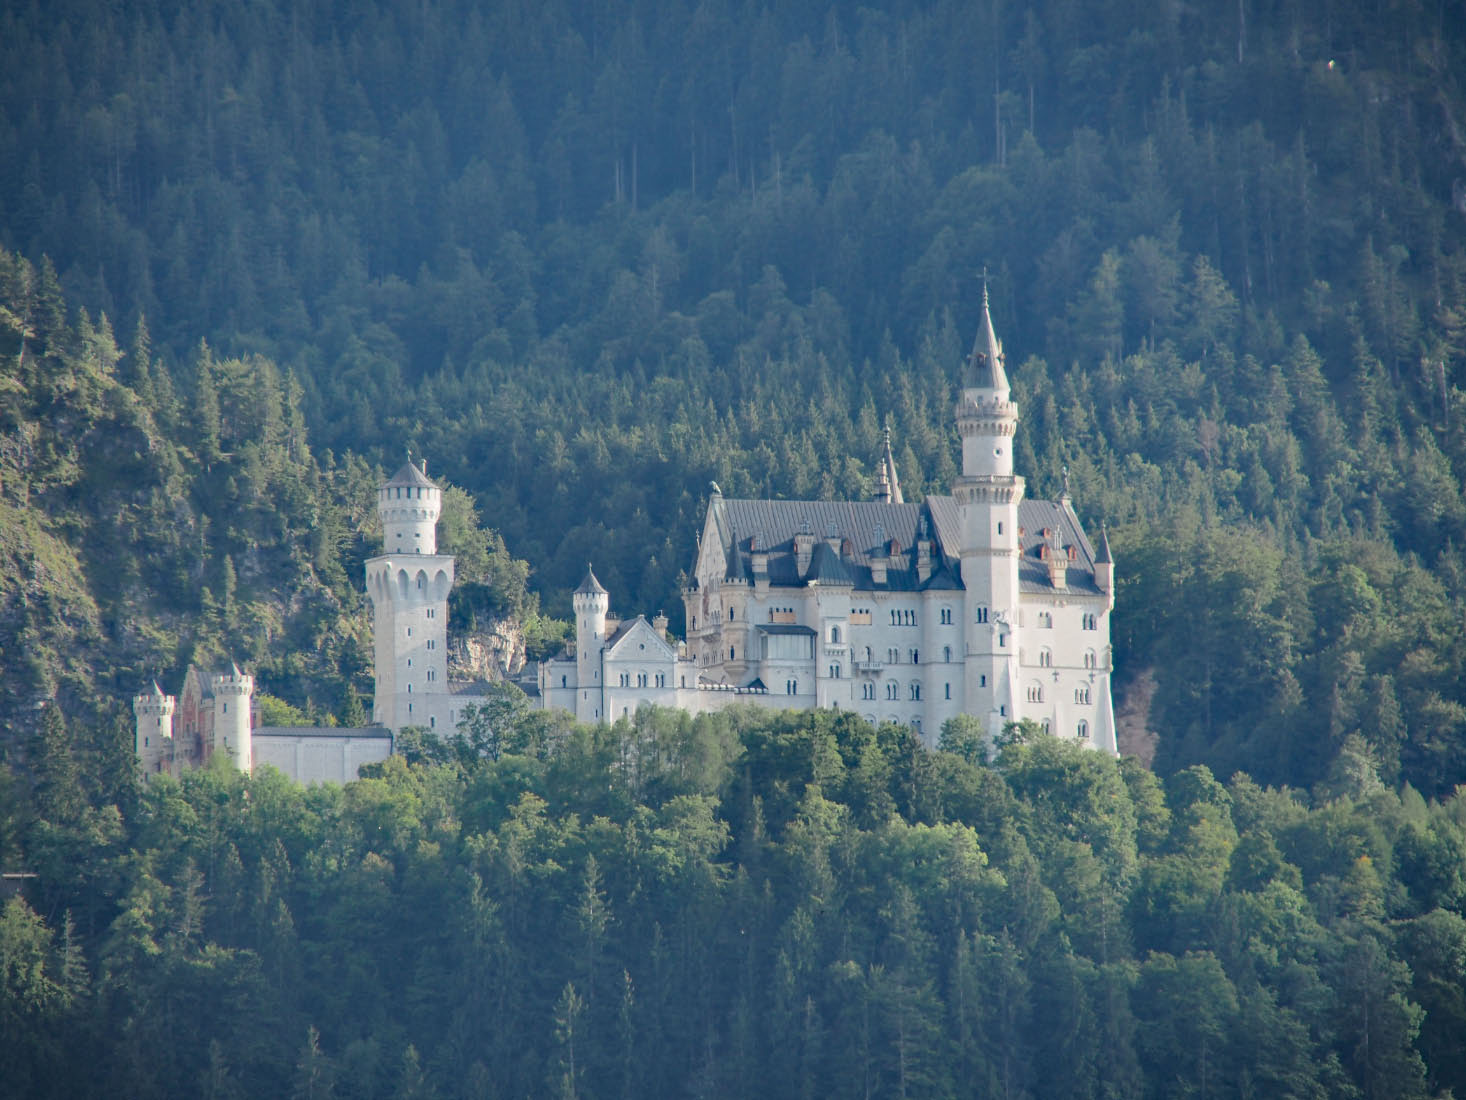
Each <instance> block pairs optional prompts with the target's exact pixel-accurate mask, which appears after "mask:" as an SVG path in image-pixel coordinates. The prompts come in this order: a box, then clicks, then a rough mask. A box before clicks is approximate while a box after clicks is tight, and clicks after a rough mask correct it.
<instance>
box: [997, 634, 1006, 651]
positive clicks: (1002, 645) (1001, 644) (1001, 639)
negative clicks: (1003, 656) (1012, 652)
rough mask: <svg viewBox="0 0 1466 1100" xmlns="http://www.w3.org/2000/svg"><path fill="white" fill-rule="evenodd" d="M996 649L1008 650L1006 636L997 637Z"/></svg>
mask: <svg viewBox="0 0 1466 1100" xmlns="http://www.w3.org/2000/svg"><path fill="white" fill-rule="evenodd" d="M998 648H999V649H1007V648H1008V635H1006V634H999V635H998Z"/></svg>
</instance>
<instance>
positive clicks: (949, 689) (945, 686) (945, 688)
mask: <svg viewBox="0 0 1466 1100" xmlns="http://www.w3.org/2000/svg"><path fill="white" fill-rule="evenodd" d="M942 691H943V694H944V695H945V696H946V698H948V699H950V698H952V685H951V684H943V685H942Z"/></svg>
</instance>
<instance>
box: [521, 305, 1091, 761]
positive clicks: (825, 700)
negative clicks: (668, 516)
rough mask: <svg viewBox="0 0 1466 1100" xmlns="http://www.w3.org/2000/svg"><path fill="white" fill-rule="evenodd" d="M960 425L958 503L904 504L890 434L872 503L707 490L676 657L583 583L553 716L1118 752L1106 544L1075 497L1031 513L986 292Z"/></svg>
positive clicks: (655, 634)
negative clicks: (1021, 734)
mask: <svg viewBox="0 0 1466 1100" xmlns="http://www.w3.org/2000/svg"><path fill="white" fill-rule="evenodd" d="M956 420H957V431H958V434H959V435H960V436H961V439H962V474H961V476H959V477H958V478H957V481H956V484H955V485H953V486H952V495H951V496H929V497H927V498H926V500H925V501H924V502H922V503H920V504H908V503H906V502H905V501H904V500H903V499H902V494H901V488H900V483H899V481H898V479H897V476H896V465H895V461H894V459H893V457H892V455H891V447H890V439H889V436H888V437H887V440H886V447H885V453H884V456H883V460H882V464H881V465H882V468H881V473H880V480H879V483H878V484H879V491H878V492H877V495H876V499H875V500H870V501H805V500H731V499H728V498H725V497H724V496H723V495H722V493H721V492H720V491H719V490H718V487H717V486H716V484H715V485H714V486H713V489H712V496H711V499H710V500H709V502H708V510H707V514H706V517H705V518H704V520H703V525H702V535H701V537H700V539H699V542H698V553H697V559H696V562H695V563H694V566H693V571H692V578H691V580H690V582H689V583H688V585H687V587H686V588H685V589H684V590H683V592H682V600H683V605H684V607H685V609H686V614H687V640H686V642H684V643H676V644H674V643H673V642H672V641H671V640H669V638H668V637H667V632H666V620H665V619H664V618H661V617H658V618H657V619H655V620H653V621H652V622H648V621H647V620H646V619H645V618H644V617H642V616H638V617H637V618H635V619H634V620H631V621H622V622H614V623H613V622H612V620H611V619H610V617H609V614H608V613H609V605H610V598H609V594H608V593H607V592H606V589H605V588H604V587H603V586H602V585H601V584H600V582H599V581H598V580H597V579H596V577H595V574H594V572H592V571H590V570H589V569H588V570H587V572H586V576H585V580H584V582H582V584H581V586H580V587H579V588H578V589H577V590H576V592H575V595H574V601H573V602H574V608H575V631H576V641H575V648H574V653H573V655H572V654H569V653H567V654H566V655H564V656H562V657H560V658H558V659H556V660H551V661H547V662H544V663H543V664H542V665H541V667H540V672H539V696H540V702H541V705H543V706H547V707H562V708H564V709H565V710H568V711H570V712H572V713H573V714H574V715H575V716H576V718H578V719H580V720H581V721H583V722H606V721H614V720H616V719H618V718H623V717H626V716H628V715H630V714H632V713H634V712H635V711H636V709H637V708H638V707H640V706H642V705H643V704H648V703H650V704H656V705H659V706H670V707H679V708H681V709H683V710H687V711H693V712H699V711H707V710H716V709H719V708H721V707H724V706H727V705H728V704H730V703H735V702H746V703H753V704H756V705H760V706H767V707H773V708H779V709H795V710H806V709H810V708H814V707H828V708H832V709H839V710H849V711H854V712H856V713H859V714H861V715H863V716H864V717H866V718H867V719H869V720H870V721H872V722H883V721H894V722H899V723H903V724H906V725H909V726H911V727H912V728H913V729H914V730H916V731H917V732H918V733H919V734H920V735H921V736H922V738H923V739H924V740H925V741H926V742H927V743H928V744H935V743H936V740H937V738H938V736H939V735H940V732H941V728H942V724H943V723H944V722H946V721H947V719H949V718H952V717H954V716H956V715H958V714H968V715H973V716H976V717H977V718H979V719H980V720H982V721H983V723H984V725H985V727H986V729H987V732H988V735H989V737H993V738H995V737H997V736H999V735H1000V734H1001V733H1002V732H1003V730H1004V728H1005V727H1006V726H1007V725H1008V724H1009V723H1011V722H1017V721H1022V720H1023V719H1031V720H1033V721H1034V722H1036V723H1038V725H1039V726H1041V727H1042V728H1043V729H1044V730H1046V731H1048V732H1050V733H1053V734H1055V735H1058V736H1065V737H1070V738H1076V739H1078V740H1079V741H1081V742H1083V743H1084V744H1086V745H1089V746H1092V747H1093V748H1096V749H1099V750H1102V751H1104V752H1108V753H1111V754H1114V753H1115V752H1116V742H1115V717H1114V708H1113V705H1112V703H1111V697H1110V672H1111V665H1110V612H1111V610H1112V609H1113V608H1114V604H1115V586H1114V561H1113V559H1112V557H1111V554H1110V547H1109V539H1108V537H1107V536H1106V534H1105V532H1104V530H1103V528H1101V531H1100V539H1099V547H1098V550H1096V549H1095V547H1093V546H1092V545H1091V544H1090V541H1089V539H1088V538H1087V537H1086V536H1085V533H1084V529H1083V527H1082V526H1081V524H1080V522H1079V518H1078V516H1076V515H1075V512H1074V508H1073V506H1072V503H1071V501H1070V498H1069V494H1068V487H1067V484H1066V486H1065V491H1064V495H1063V496H1061V497H1060V498H1059V500H1057V501H1026V500H1024V499H1023V489H1024V485H1023V478H1021V477H1019V476H1017V475H1016V474H1014V472H1013V446H1012V444H1013V433H1014V431H1015V429H1016V428H1017V425H1018V407H1017V406H1016V405H1015V404H1014V403H1013V401H1012V400H1011V399H1010V394H1009V387H1008V377H1007V374H1006V373H1005V370H1004V363H1003V349H1002V345H1001V344H1000V343H999V341H998V338H997V336H996V334H995V333H994V331H993V324H992V317H991V315H990V313H989V310H988V302H987V293H986V290H984V292H983V308H982V321H981V327H980V329H979V331H978V335H977V339H976V341H975V344H974V347H973V350H972V355H971V358H970V359H969V361H968V364H967V371H966V377H965V378H964V383H963V390H962V395H961V397H960V399H959V400H958V402H957V410H956Z"/></svg>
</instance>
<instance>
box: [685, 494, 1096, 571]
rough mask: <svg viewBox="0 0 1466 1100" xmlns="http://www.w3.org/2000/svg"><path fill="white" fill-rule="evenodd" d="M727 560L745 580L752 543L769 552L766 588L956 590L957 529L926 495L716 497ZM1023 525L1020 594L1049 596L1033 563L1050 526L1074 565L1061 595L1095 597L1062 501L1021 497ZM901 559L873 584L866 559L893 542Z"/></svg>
mask: <svg viewBox="0 0 1466 1100" xmlns="http://www.w3.org/2000/svg"><path fill="white" fill-rule="evenodd" d="M710 507H711V508H712V509H713V512H714V520H715V523H716V528H717V531H718V535H719V538H720V540H721V541H722V545H723V553H724V558H725V560H726V563H727V571H726V574H725V575H726V576H727V577H728V578H729V579H740V580H745V581H749V582H752V581H753V579H754V577H753V553H754V547H755V544H756V546H757V549H758V552H759V553H764V554H767V555H768V577H769V583H770V584H771V585H774V586H784V587H802V586H803V585H805V584H806V583H807V582H808V581H809V580H810V579H817V580H818V581H819V583H821V584H850V585H853V586H854V588H855V589H856V590H858V591H865V592H872V591H882V592H900V591H918V590H921V591H925V590H927V589H932V588H936V589H950V590H960V589H961V588H962V581H961V578H960V575H959V568H958V560H959V559H958V546H959V544H960V535H961V527H960V523H959V520H958V515H957V502H956V501H954V500H953V499H952V498H951V497H949V496H937V495H933V496H929V497H927V499H926V501H925V503H922V504H886V503H882V502H880V501H864V500H833V501H832V500H730V499H728V498H726V497H721V498H720V497H715V498H714V499H713V501H712V503H711V504H710ZM923 521H925V524H926V530H927V532H928V535H927V537H929V538H931V539H932V540H933V541H934V544H935V545H934V546H933V554H932V573H931V575H930V576H929V577H928V578H927V580H926V582H925V583H922V582H920V581H919V580H918V579H917V574H916V549H915V546H916V540H917V536H918V533H919V532H920V531H921V529H922V523H923ZM1018 524H1019V526H1020V528H1022V534H1021V536H1020V544H1021V548H1022V558H1021V560H1020V563H1019V567H1018V580H1019V586H1020V589H1021V591H1023V592H1029V593H1042V592H1052V591H1053V590H1054V589H1053V585H1051V584H1050V583H1049V573H1048V567H1047V566H1046V565H1045V564H1044V563H1043V561H1042V559H1041V558H1040V556H1039V554H1040V548H1041V547H1042V545H1043V542H1044V538H1043V531H1044V529H1045V528H1054V529H1056V530H1057V531H1058V532H1059V537H1060V540H1061V541H1062V543H1063V544H1064V545H1065V546H1073V547H1074V550H1075V558H1074V560H1073V561H1072V562H1071V563H1070V565H1069V568H1068V575H1067V577H1066V578H1065V581H1066V589H1065V590H1066V591H1068V592H1073V593H1078V594H1085V595H1099V594H1100V590H1099V587H1098V586H1097V585H1096V584H1095V582H1094V563H1095V552H1094V548H1093V547H1092V546H1091V545H1090V542H1089V539H1088V538H1087V537H1085V534H1084V530H1083V528H1082V527H1081V526H1080V523H1079V518H1078V517H1077V516H1076V515H1075V514H1074V510H1073V509H1072V508H1070V507H1068V506H1067V504H1065V503H1063V502H1058V501H1048V500H1025V501H1022V502H1020V503H1019V505H1018ZM802 531H807V532H809V533H810V534H811V535H813V537H814V548H813V553H812V555H811V558H810V566H809V569H808V571H807V572H806V573H805V575H804V576H801V575H800V573H799V568H798V559H797V555H796V551H795V547H794V536H795V535H796V534H799V533H800V532H802ZM830 532H833V533H834V537H835V538H837V539H838V540H839V541H840V544H841V545H842V547H844V548H846V549H848V550H849V553H848V555H846V554H842V553H841V552H839V551H837V550H836V549H835V548H834V547H833V546H831V545H830V543H829V538H830ZM892 540H895V542H896V543H897V544H898V545H899V547H900V549H899V552H898V553H896V554H894V555H893V556H892V557H891V558H890V563H889V565H888V567H887V573H886V583H885V584H884V585H877V584H875V583H874V581H873V580H872V575H871V564H870V563H871V559H872V558H873V557H879V556H880V553H878V552H884V551H886V550H887V549H888V548H890V547H891V545H892Z"/></svg>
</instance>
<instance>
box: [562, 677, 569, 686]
mask: <svg viewBox="0 0 1466 1100" xmlns="http://www.w3.org/2000/svg"><path fill="white" fill-rule="evenodd" d="M560 686H561V687H569V686H570V685H569V684H568V683H567V682H566V677H564V676H561V677H560Z"/></svg>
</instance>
